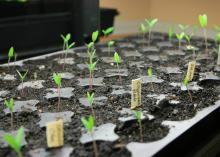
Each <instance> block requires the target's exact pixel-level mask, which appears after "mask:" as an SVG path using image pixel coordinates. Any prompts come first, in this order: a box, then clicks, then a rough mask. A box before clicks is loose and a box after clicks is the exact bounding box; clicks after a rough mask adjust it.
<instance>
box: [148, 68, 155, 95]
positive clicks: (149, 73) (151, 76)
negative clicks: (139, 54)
mask: <svg viewBox="0 0 220 157" xmlns="http://www.w3.org/2000/svg"><path fill="white" fill-rule="evenodd" d="M147 74H148V77H149V78H150V79H151V88H152V91H154V85H153V81H152V79H153V70H152V67H149V68H148V69H147Z"/></svg>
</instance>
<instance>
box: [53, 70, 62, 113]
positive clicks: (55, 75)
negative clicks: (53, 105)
mask: <svg viewBox="0 0 220 157" xmlns="http://www.w3.org/2000/svg"><path fill="white" fill-rule="evenodd" d="M53 80H54V82H55V84H56V86H57V93H58V103H57V111H60V102H61V100H60V94H61V91H60V90H61V89H60V88H61V82H62V78H61V75H60V74H58V73H53Z"/></svg>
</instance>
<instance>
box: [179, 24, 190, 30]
mask: <svg viewBox="0 0 220 157" xmlns="http://www.w3.org/2000/svg"><path fill="white" fill-rule="evenodd" d="M178 26H179V28H180V29H181V30H182V31H185V30H186V29H188V28H189V25H182V24H179V25H178Z"/></svg>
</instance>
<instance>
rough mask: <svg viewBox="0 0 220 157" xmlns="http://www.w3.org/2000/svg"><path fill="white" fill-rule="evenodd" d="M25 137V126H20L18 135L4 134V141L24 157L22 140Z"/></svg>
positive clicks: (19, 155) (20, 156)
mask: <svg viewBox="0 0 220 157" xmlns="http://www.w3.org/2000/svg"><path fill="white" fill-rule="evenodd" d="M23 138H24V128H23V127H20V128H19V130H18V132H17V134H16V136H15V137H14V136H13V135H11V134H6V135H4V136H3V139H4V141H5V142H6V143H7V144H8V145H9V146H10V147H11V148H12V149H13V150H14V151H15V152H16V153H17V155H18V157H23V155H22V152H21V148H22V140H23Z"/></svg>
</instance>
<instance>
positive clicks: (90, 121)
mask: <svg viewBox="0 0 220 157" xmlns="http://www.w3.org/2000/svg"><path fill="white" fill-rule="evenodd" d="M81 121H82V123H83V125H84V127H85V128H86V130H87V132H88V133H89V134H90V136H91V137H92V139H93V140H92V143H93V149H94V155H95V157H98V156H99V153H98V148H97V144H96V142H95V140H94V118H93V116H89V118H88V120H87V119H86V118H84V117H83V118H82V119H81Z"/></svg>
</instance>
